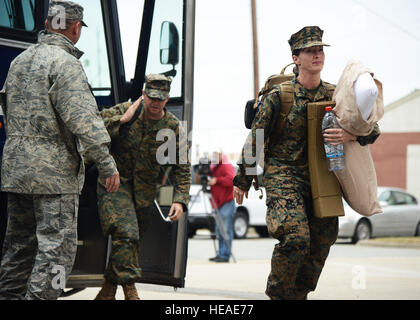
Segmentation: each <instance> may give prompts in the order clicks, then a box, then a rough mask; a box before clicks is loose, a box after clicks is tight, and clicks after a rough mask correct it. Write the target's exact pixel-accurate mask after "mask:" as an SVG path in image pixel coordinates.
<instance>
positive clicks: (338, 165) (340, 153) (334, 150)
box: [322, 107, 345, 171]
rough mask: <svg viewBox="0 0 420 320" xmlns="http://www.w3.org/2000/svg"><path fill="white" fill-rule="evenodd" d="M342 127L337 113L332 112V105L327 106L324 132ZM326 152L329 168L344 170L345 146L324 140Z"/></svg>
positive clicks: (323, 122) (323, 123)
mask: <svg viewBox="0 0 420 320" xmlns="http://www.w3.org/2000/svg"><path fill="white" fill-rule="evenodd" d="M334 128H340V125H339V124H338V121H337V118H336V117H335V114H334V113H333V112H332V107H326V108H325V116H324V119H323V120H322V133H324V132H325V130H326V129H334ZM324 147H325V154H326V156H327V162H328V170H329V171H338V170H343V169H344V167H345V163H344V146H343V144H340V145H338V146H333V145H331V144H330V143H328V142H324Z"/></svg>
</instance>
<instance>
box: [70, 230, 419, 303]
mask: <svg viewBox="0 0 420 320" xmlns="http://www.w3.org/2000/svg"><path fill="white" fill-rule="evenodd" d="M275 243H276V242H275V240H273V239H269V238H258V237H256V236H254V237H252V235H251V238H248V239H245V240H235V241H234V243H233V254H234V258H235V260H236V263H235V262H233V261H231V262H230V263H219V264H216V263H212V262H209V261H208V258H210V257H213V256H214V254H215V249H214V242H213V240H211V239H210V238H209V236H208V235H207V234H206V233H201V234H200V233H199V234H198V236H196V237H194V238H193V239H190V241H189V253H188V264H187V275H186V285H185V288H182V289H178V290H177V291H174V290H173V288H168V287H163V286H155V285H144V284H138V285H137V287H138V289H139V292H140V296H141V298H142V299H145V300H225V299H226V300H229V299H234V300H242V299H244V300H266V299H267V297H266V296H265V294H264V290H265V284H266V280H267V276H268V274H269V272H270V259H271V254H272V249H273V247H274V245H275ZM97 292H98V289H97V288H90V289H86V290H84V291H82V292H80V293H78V294H76V295H73V296H71V297H69V298H66V299H77V300H91V299H93V298H94V297H95V295H96V293H97ZM308 298H309V300H358V299H360V300H377V299H380V300H419V299H420V249H407V248H389V247H377V246H375V247H370V246H365V245H363V246H361V245H352V244H349V243H346V242H338V243H337V244H335V245H334V246H333V247H332V248H331V252H330V256H329V258H328V260H327V262H326V265H325V267H324V271H323V273H322V275H321V278H320V280H319V283H318V287H317V290H316V291H315V292H313V293H311V294H310V295H309V297H308ZM117 299H123V294H122V290H121V289H118V293H117Z"/></svg>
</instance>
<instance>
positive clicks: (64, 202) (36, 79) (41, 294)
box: [0, 2, 117, 300]
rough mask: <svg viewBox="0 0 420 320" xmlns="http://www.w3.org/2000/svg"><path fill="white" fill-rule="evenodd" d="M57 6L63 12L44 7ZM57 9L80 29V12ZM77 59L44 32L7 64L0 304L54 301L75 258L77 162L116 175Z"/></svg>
mask: <svg viewBox="0 0 420 320" xmlns="http://www.w3.org/2000/svg"><path fill="white" fill-rule="evenodd" d="M57 3H59V4H63V2H54V3H53V4H52V6H51V7H54V6H55V5H57ZM64 5H66V13H67V18H72V19H73V20H75V21H82V19H83V8H81V7H80V6H79V5H76V4H74V3H66V4H64ZM51 7H50V10H51ZM80 28H81V27H80ZM81 55H82V52H81V51H79V50H78V49H77V48H76V47H75V46H74V43H73V42H72V41H71V40H70V39H69V38H67V37H66V36H64V35H63V34H59V33H55V32H50V31H43V32H41V33H40V35H39V39H38V44H36V45H34V46H32V47H30V48H29V49H27V50H26V51H25V52H23V53H22V54H21V55H19V56H18V57H17V58H16V59H15V60H14V61H13V62H12V64H11V66H10V70H9V73H8V76H7V79H6V82H5V85H4V88H3V90H2V98H3V99H2V101H1V104H2V107H3V111H4V115H5V119H6V135H7V140H6V144H5V148H4V154H3V161H2V168H1V175H2V179H1V180H2V181H1V182H2V191H4V192H7V193H8V215H9V220H8V227H7V233H6V238H5V242H4V251H3V253H4V256H3V259H2V264H1V268H0V299H24V298H26V299H49V300H50V299H57V298H58V297H59V295H60V294H61V292H62V290H61V288H62V287H63V285H64V281H63V280H65V279H67V277H68V275H69V274H70V272H71V270H72V267H73V263H74V259H75V255H76V249H77V211H78V201H79V194H80V192H81V190H82V187H83V183H84V170H85V169H84V165H83V155H85V156H86V157H89V158H90V159H92V160H94V161H95V162H96V165H97V166H98V168H99V172H100V176H101V177H102V178H103V179H105V178H107V177H110V176H112V175H114V174H115V173H116V172H117V167H116V164H115V161H114V159H113V158H112V156H111V155H110V154H109V150H108V145H109V143H110V141H111V140H110V137H109V135H108V132H107V131H106V128H105V126H104V123H103V121H102V118H101V117H100V115H99V111H98V108H97V105H96V101H95V99H94V97H93V96H92V93H91V91H90V89H89V86H88V82H87V78H86V75H85V73H84V71H83V68H82V65H81V63H80V62H79V61H78V59H79V58H80V57H81ZM63 273H64V274H63ZM56 277H58V278H56Z"/></svg>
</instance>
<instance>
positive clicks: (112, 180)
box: [105, 171, 120, 192]
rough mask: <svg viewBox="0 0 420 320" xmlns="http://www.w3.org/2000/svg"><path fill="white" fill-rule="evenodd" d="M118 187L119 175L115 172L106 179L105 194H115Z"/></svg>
mask: <svg viewBox="0 0 420 320" xmlns="http://www.w3.org/2000/svg"><path fill="white" fill-rule="evenodd" d="M119 187H120V173H119V172H118V171H117V173H115V174H114V175H113V176H110V177H109V178H107V179H106V182H105V189H106V191H107V192H117V191H118V188H119Z"/></svg>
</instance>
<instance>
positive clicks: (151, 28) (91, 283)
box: [0, 0, 195, 296]
mask: <svg viewBox="0 0 420 320" xmlns="http://www.w3.org/2000/svg"><path fill="white" fill-rule="evenodd" d="M76 2H77V3H79V4H81V5H82V6H83V7H84V9H85V17H84V21H85V22H86V24H87V25H88V26H89V27H88V28H84V30H83V32H82V37H81V39H80V40H79V42H78V43H77V47H78V48H79V49H80V50H82V51H84V52H85V54H84V55H83V57H82V58H81V62H82V64H83V66H84V69H85V71H86V74H87V76H88V79H89V83H90V85H91V87H92V91H93V93H94V96H95V98H96V101H97V104H98V107H99V109H100V110H101V109H102V108H107V107H110V106H113V105H115V104H117V103H120V102H124V101H127V100H129V99H131V100H132V101H135V100H136V99H137V98H138V97H139V96H140V95H141V92H142V88H143V85H144V79H145V75H147V74H149V73H161V74H165V75H169V76H171V77H173V82H172V86H171V92H170V97H171V98H170V100H169V102H168V104H167V109H168V110H169V111H171V112H172V113H174V114H175V115H176V116H177V117H178V118H179V119H180V120H181V121H184V123H186V126H187V128H186V130H188V132H191V130H192V119H193V76H194V25H195V21H194V17H195V0H76ZM48 5H49V1H48V0H0V56H1V60H0V88H1V87H2V86H3V84H4V81H5V79H6V76H7V72H8V69H9V66H10V63H11V61H12V60H13V59H14V58H15V57H16V56H17V55H19V54H20V53H21V52H23V51H24V50H25V49H26V48H28V47H29V46H30V45H32V44H34V43H36V42H37V38H38V33H39V32H40V31H41V30H43V29H44V28H45V19H46V16H47V13H48ZM0 110H1V108H0ZM0 121H1V122H0V139H1V140H0V155H1V152H2V151H3V145H4V140H5V132H4V123H3V114H1V111H0ZM96 186H97V172H96V170H95V169H94V168H87V170H86V182H85V185H84V188H83V191H82V194H81V196H80V207H79V215H78V248H77V255H76V260H75V264H74V267H73V271H72V273H71V275H70V276H69V278H68V280H67V282H66V288H67V289H68V290H66V291H65V292H64V293H63V295H64V296H67V295H71V294H73V293H75V292H78V291H80V290H82V289H84V288H87V287H100V286H101V285H102V282H103V272H104V270H105V268H106V265H107V262H108V257H109V254H110V248H111V243H110V238H106V237H104V236H103V233H102V229H101V226H100V222H99V216H98V208H97V199H96ZM0 196H1V198H0V250H1V248H2V247H3V241H4V236H5V231H6V225H7V195H6V194H4V193H2V194H1V195H0ZM162 211H163V214H167V213H168V211H169V207H162ZM187 234H188V232H187V214H184V217H183V219H181V220H180V221H178V222H175V223H168V222H166V221H164V220H163V219H162V217H161V214H160V213H159V211H158V209H157V208H155V212H154V214H153V218H152V221H151V224H150V228H149V230H148V231H147V233H146V234H145V236H144V238H143V239H142V243H141V248H142V250H141V252H140V257H139V261H140V266H141V268H142V278H141V282H142V283H149V284H157V285H165V286H171V287H174V288H182V287H184V285H185V276H186V264H187V245H188V237H187ZM0 257H1V251H0ZM0 259H1V258H0Z"/></svg>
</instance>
